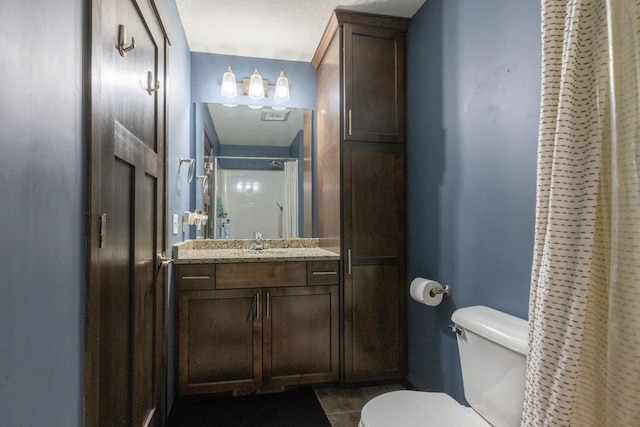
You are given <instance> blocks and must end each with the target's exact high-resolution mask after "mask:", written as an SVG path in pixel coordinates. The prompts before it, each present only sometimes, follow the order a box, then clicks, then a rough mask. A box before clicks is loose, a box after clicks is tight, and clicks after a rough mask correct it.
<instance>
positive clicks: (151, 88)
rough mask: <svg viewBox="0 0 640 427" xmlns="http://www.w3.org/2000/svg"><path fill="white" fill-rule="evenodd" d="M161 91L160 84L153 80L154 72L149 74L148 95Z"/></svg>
mask: <svg viewBox="0 0 640 427" xmlns="http://www.w3.org/2000/svg"><path fill="white" fill-rule="evenodd" d="M159 89H160V82H159V81H158V80H155V81H154V79H153V72H152V71H149V72H147V93H148V94H149V95H153V94H154V93H156V92H157V91H158V90H159Z"/></svg>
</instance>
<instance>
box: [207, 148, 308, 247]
mask: <svg viewBox="0 0 640 427" xmlns="http://www.w3.org/2000/svg"><path fill="white" fill-rule="evenodd" d="M214 168H215V170H216V172H215V176H216V179H215V181H214V182H215V200H216V232H215V237H216V238H234V239H250V238H253V236H254V233H255V231H256V230H258V231H260V232H261V233H262V235H263V236H264V237H265V238H295V237H299V219H298V205H299V196H298V182H299V179H300V177H299V170H298V159H296V158H280V157H279V158H275V157H271V158H266V157H231V156H218V157H216V158H215V161H214Z"/></svg>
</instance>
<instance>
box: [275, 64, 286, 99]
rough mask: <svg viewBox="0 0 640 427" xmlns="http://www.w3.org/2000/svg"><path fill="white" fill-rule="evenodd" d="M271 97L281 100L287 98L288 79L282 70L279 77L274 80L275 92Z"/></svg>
mask: <svg viewBox="0 0 640 427" xmlns="http://www.w3.org/2000/svg"><path fill="white" fill-rule="evenodd" d="M273 99H275V100H276V101H281V102H282V101H288V100H289V80H287V78H286V77H285V76H284V71H280V77H278V80H276V93H275V95H274V96H273Z"/></svg>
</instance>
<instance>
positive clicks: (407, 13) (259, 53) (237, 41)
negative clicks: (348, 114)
mask: <svg viewBox="0 0 640 427" xmlns="http://www.w3.org/2000/svg"><path fill="white" fill-rule="evenodd" d="M424 2H425V0H176V4H177V5H178V11H179V13H180V19H181V20H182V24H183V26H184V29H185V33H186V35H187V40H188V42H189V48H190V50H191V51H192V52H207V53H218V54H224V55H236V56H248V57H254V58H269V59H283V60H289V61H303V62H310V61H311V58H312V57H313V54H314V52H315V50H316V47H317V45H318V42H319V41H320V37H322V33H323V31H324V29H325V26H326V25H327V23H328V22H329V18H330V17H331V12H332V11H333V10H334V9H344V10H354V11H359V12H367V13H377V14H381V15H390V16H401V17H405V18H411V17H412V16H413V15H414V14H415V13H416V12H417V11H418V9H419V8H420V7H421V6H422V5H423V4H424Z"/></svg>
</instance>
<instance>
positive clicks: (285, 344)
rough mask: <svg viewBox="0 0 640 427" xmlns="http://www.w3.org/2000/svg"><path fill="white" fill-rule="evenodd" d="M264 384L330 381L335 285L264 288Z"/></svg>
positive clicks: (334, 361) (334, 362)
mask: <svg viewBox="0 0 640 427" xmlns="http://www.w3.org/2000/svg"><path fill="white" fill-rule="evenodd" d="M265 292H266V295H267V297H266V298H267V299H266V304H267V307H266V308H265V323H264V362H263V363H264V374H265V382H266V383H268V384H269V385H272V386H276V385H277V386H279V385H293V384H305V383H307V384H308V383H316V382H323V381H336V380H337V379H338V375H339V367H338V363H339V362H338V287H337V286H308V287H301V288H281V289H267V290H265Z"/></svg>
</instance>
